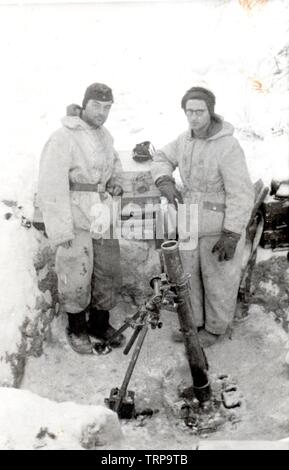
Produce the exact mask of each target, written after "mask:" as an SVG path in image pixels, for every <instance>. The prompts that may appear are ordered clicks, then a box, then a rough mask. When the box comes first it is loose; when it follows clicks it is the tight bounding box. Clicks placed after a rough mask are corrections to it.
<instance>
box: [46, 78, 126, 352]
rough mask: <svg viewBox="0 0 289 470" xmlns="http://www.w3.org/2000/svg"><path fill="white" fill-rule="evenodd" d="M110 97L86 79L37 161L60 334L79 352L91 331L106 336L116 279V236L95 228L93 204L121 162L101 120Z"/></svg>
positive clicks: (105, 193)
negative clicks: (52, 249)
mask: <svg viewBox="0 0 289 470" xmlns="http://www.w3.org/2000/svg"><path fill="white" fill-rule="evenodd" d="M112 103H113V95H112V90H111V89H110V88H109V87H108V86H106V85H104V84H101V83H94V84H92V85H90V86H89V87H88V88H87V90H86V92H85V95H84V98H83V102H82V108H81V107H79V106H77V110H74V111H73V112H71V109H70V110H68V111H70V112H67V114H68V115H67V116H66V117H65V118H63V119H62V127H61V128H60V129H58V130H57V131H56V132H54V133H53V134H52V136H51V137H50V138H49V140H48V142H47V143H46V145H45V146H44V149H43V151H42V155H41V161H40V170H39V187H38V204H39V207H40V209H41V210H42V213H43V219H44V223H45V228H46V232H47V235H48V238H49V240H50V241H51V243H52V244H53V245H54V246H56V247H57V250H56V260H55V268H56V272H57V276H58V292H59V298H60V301H61V303H62V304H63V307H64V310H65V311H66V312H67V317H68V326H67V329H66V332H67V337H68V340H69V343H70V345H71V347H72V348H73V349H74V350H75V351H76V352H78V353H81V354H90V353H92V352H93V345H92V342H91V339H90V337H91V336H92V337H95V338H98V339H104V340H106V339H109V338H110V337H111V336H112V334H113V333H114V332H115V329H114V328H113V327H112V326H111V325H110V323H109V310H110V309H112V308H113V307H114V306H115V304H116V294H117V291H118V290H119V288H120V285H121V271H120V249H119V243H118V240H117V239H113V238H112V237H102V236H101V235H100V233H99V231H97V230H95V227H96V225H97V224H96V217H95V216H96V212H97V208H98V209H99V208H102V205H103V204H104V205H106V206H109V205H110V202H112V196H120V195H121V194H122V187H121V175H122V167H121V163H120V160H119V157H118V154H117V152H116V151H115V150H114V147H113V139H112V136H111V135H110V133H109V132H108V130H107V129H106V128H105V127H104V126H103V124H104V123H105V121H106V120H107V118H108V115H109V112H110V109H111V106H112ZM74 106H75V105H74ZM100 225H102V224H100ZM123 339H124V337H123V336H122V337H120V338H117V340H115V341H114V343H113V344H112V345H113V346H119V345H120V344H121V342H122V340H123Z"/></svg>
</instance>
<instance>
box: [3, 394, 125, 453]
mask: <svg viewBox="0 0 289 470" xmlns="http://www.w3.org/2000/svg"><path fill="white" fill-rule="evenodd" d="M121 436H122V432H121V428H120V425H119V421H118V419H117V415H116V414H115V413H113V412H112V411H111V410H109V409H107V408H105V407H103V406H91V405H90V406H89V405H77V404H76V403H73V402H63V403H56V402H53V401H51V400H48V399H47V398H42V397H39V396H38V395H35V394H34V393H31V392H29V391H27V390H18V389H14V388H5V387H4V388H1V387H0V448H1V449H6V450H9V449H10V450H36V449H42V450H56V449H57V450H69V449H70V450H84V449H90V448H94V447H95V446H96V445H105V444H107V443H111V442H113V441H117V440H118V439H120V438H121Z"/></svg>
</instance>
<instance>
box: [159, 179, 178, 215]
mask: <svg viewBox="0 0 289 470" xmlns="http://www.w3.org/2000/svg"><path fill="white" fill-rule="evenodd" d="M155 185H156V187H157V188H158V190H159V191H160V193H161V195H162V196H164V197H165V198H167V200H168V202H169V204H174V206H175V208H176V209H177V208H178V205H177V202H176V200H177V201H178V202H179V203H180V204H183V203H184V201H183V197H182V195H181V193H180V191H178V190H177V188H176V185H175V181H174V180H173V178H171V177H170V176H160V178H158V179H157V180H156V182H155Z"/></svg>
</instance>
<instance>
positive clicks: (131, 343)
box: [123, 325, 142, 355]
mask: <svg viewBox="0 0 289 470" xmlns="http://www.w3.org/2000/svg"><path fill="white" fill-rule="evenodd" d="M141 329H142V326H139V325H138V326H137V327H136V328H135V330H134V332H133V334H132V335H131V337H130V339H129V341H128V343H127V345H126V347H125V348H124V350H123V354H125V355H127V354H128V353H129V352H130V350H131V348H132V346H133V344H134V342H135V340H136V339H137V337H138V335H139V332H140V331H141Z"/></svg>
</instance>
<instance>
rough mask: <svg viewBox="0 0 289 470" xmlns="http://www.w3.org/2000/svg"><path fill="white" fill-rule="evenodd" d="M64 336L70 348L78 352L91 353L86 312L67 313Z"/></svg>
mask: <svg viewBox="0 0 289 470" xmlns="http://www.w3.org/2000/svg"><path fill="white" fill-rule="evenodd" d="M67 316H68V326H67V328H66V336H67V339H68V342H69V344H70V346H71V347H72V349H73V350H74V351H75V352H77V353H79V354H92V352H93V349H92V343H91V341H90V338H89V336H88V334H87V327H86V318H85V316H86V312H85V311H83V312H80V313H68V312H67Z"/></svg>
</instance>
